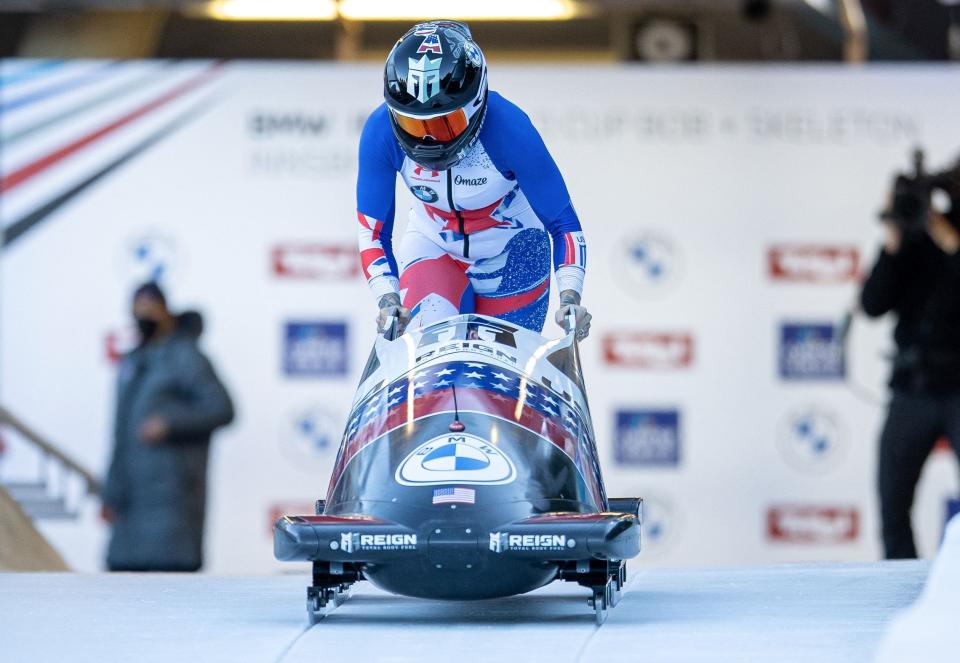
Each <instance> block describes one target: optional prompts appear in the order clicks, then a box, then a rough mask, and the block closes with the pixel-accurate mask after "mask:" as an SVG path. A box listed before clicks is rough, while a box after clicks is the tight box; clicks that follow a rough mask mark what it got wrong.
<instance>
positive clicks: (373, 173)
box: [357, 105, 403, 300]
mask: <svg viewBox="0 0 960 663" xmlns="http://www.w3.org/2000/svg"><path fill="white" fill-rule="evenodd" d="M402 164H403V155H402V153H401V152H400V147H399V146H398V145H397V141H396V139H395V138H394V137H393V133H392V132H391V129H390V120H389V118H388V117H387V109H386V106H385V105H381V106H380V107H379V108H377V109H376V110H375V111H373V113H371V114H370V117H369V118H367V122H366V124H365V125H364V127H363V133H362V134H361V136H360V152H359V168H358V174H357V220H358V221H359V222H360V229H359V235H358V238H357V239H358V244H359V248H360V264H361V266H362V268H363V275H364V276H365V277H366V279H367V285H369V286H370V291H371V292H372V293H373V294H374V296H375V297H376V298H377V299H378V300H379V299H381V298H383V297H384V296H385V295H391V294H393V295H397V296H398V299H399V292H400V280H399V276H398V270H397V261H396V259H395V258H394V256H393V214H394V206H395V202H394V192H395V187H396V181H397V172H398V171H399V170H400V167H401V166H402Z"/></svg>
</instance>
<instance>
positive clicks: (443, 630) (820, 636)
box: [0, 562, 928, 663]
mask: <svg viewBox="0 0 960 663" xmlns="http://www.w3.org/2000/svg"><path fill="white" fill-rule="evenodd" d="M927 570H928V564H927V563H926V562H888V563H876V564H827V565H810V564H804V565H789V566H776V567H768V568H760V569H757V568H743V569H708V570H683V571H647V572H638V573H634V574H633V575H632V577H631V579H630V581H629V584H628V588H627V591H626V593H625V594H624V597H623V600H622V602H621V603H620V605H619V606H617V607H616V608H614V609H613V610H612V611H611V613H610V617H609V619H608V621H607V623H606V624H605V625H604V626H602V627H600V628H597V627H596V626H595V625H594V623H593V617H592V613H591V610H590V609H589V608H588V607H587V604H586V590H584V589H582V588H579V587H577V586H576V585H570V584H560V583H554V584H553V585H550V586H548V587H546V588H544V589H542V590H539V591H536V592H533V593H531V594H528V595H525V596H517V597H512V598H508V599H500V600H494V601H482V602H475V603H458V602H450V603H447V602H431V601H423V600H416V599H407V598H402V597H396V596H392V595H389V594H385V593H383V592H380V591H379V590H377V589H375V588H373V587H371V586H370V585H369V584H367V583H361V584H359V585H358V586H357V589H356V590H355V592H354V594H353V597H352V598H351V599H350V600H349V601H348V602H347V603H346V604H344V605H342V606H340V607H339V608H337V609H336V610H335V611H334V612H333V613H332V614H331V615H330V616H329V617H327V619H325V620H324V621H323V622H321V623H320V624H319V625H317V626H315V627H313V628H309V629H308V628H307V624H306V617H305V612H304V583H305V582H306V575H303V576H301V575H295V576H274V577H243V576H236V577H230V576H202V575H198V576H188V575H166V576H159V575H153V576H148V575H139V574H115V575H70V574H47V575H43V574H6V575H3V574H0V659H2V660H4V661H6V660H10V661H143V662H148V661H281V660H282V661H285V662H294V661H310V662H311V663H318V662H324V663H326V662H327V661H351V662H352V663H368V662H374V661H434V660H436V661H445V662H452V663H464V662H466V661H502V662H503V661H524V662H525V663H526V662H532V661H550V662H551V663H559V662H562V661H600V662H601V663H611V662H613V661H643V662H644V663H656V662H658V661H737V662H738V663H743V662H750V661H764V662H769V661H776V662H777V663H787V662H790V661H798V662H799V661H804V662H808V661H814V662H815V663H830V662H832V661H845V662H846V661H868V660H870V659H871V658H872V656H873V655H874V653H875V649H876V646H877V643H878V642H879V640H880V638H881V636H882V634H883V632H884V630H885V628H886V626H887V622H888V621H889V620H890V618H891V616H892V615H893V614H894V613H895V612H897V611H899V610H901V609H903V608H905V607H906V606H907V605H909V604H910V603H911V602H912V601H913V600H914V599H915V598H916V597H917V595H918V594H919V592H920V590H921V587H922V585H923V582H924V579H925V578H926V575H927Z"/></svg>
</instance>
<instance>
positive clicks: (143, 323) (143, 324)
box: [136, 318, 159, 341]
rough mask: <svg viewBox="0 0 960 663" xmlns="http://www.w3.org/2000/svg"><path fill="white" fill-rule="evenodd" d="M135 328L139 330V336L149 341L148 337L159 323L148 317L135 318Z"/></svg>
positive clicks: (153, 332)
mask: <svg viewBox="0 0 960 663" xmlns="http://www.w3.org/2000/svg"><path fill="white" fill-rule="evenodd" d="M136 321H137V329H139V330H140V336H141V337H142V338H143V340H144V341H149V340H150V338H151V337H152V336H153V335H154V334H156V333H157V327H158V326H159V323H157V321H156V320H151V319H150V318H136Z"/></svg>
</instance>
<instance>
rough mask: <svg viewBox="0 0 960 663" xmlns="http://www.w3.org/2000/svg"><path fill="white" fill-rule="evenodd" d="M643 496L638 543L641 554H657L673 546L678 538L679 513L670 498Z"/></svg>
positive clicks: (680, 523)
mask: <svg viewBox="0 0 960 663" xmlns="http://www.w3.org/2000/svg"><path fill="white" fill-rule="evenodd" d="M639 492H640V493H642V494H644V498H643V522H642V525H641V527H642V529H641V539H640V545H641V547H642V550H643V554H645V555H651V556H657V555H661V554H663V553H664V552H667V551H669V550H670V549H671V548H673V546H674V544H676V542H677V541H678V540H679V539H680V531H681V529H682V528H681V525H682V521H681V513H680V510H679V509H678V508H677V507H676V506H675V505H674V503H673V502H672V501H671V500H668V499H666V498H664V497H659V496H656V495H654V496H649V497H648V496H647V492H646V491H643V490H641V491H639Z"/></svg>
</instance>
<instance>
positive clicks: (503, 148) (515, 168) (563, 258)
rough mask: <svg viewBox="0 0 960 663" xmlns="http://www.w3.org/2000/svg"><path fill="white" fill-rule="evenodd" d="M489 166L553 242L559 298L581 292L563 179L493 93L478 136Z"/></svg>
mask: <svg viewBox="0 0 960 663" xmlns="http://www.w3.org/2000/svg"><path fill="white" fill-rule="evenodd" d="M480 140H481V142H482V143H483V146H484V148H485V149H486V150H487V153H488V154H489V155H490V158H491V159H492V160H493V163H494V165H495V166H496V167H497V170H499V171H500V172H501V173H503V174H504V175H505V176H506V177H508V178H516V180H517V182H518V183H519V184H520V189H521V190H522V191H523V193H524V195H525V196H526V197H527V201H529V203H530V206H531V207H532V208H533V211H534V212H535V213H536V215H537V217H538V218H539V219H540V221H541V222H542V223H543V225H544V227H545V228H546V229H547V232H549V233H550V236H551V238H552V239H553V266H554V269H555V270H556V276H557V287H558V289H559V290H560V292H565V291H568V290H569V291H573V292H575V293H576V294H577V297H578V298H579V296H580V295H581V294H582V292H583V277H584V273H585V270H586V266H587V245H586V241H585V240H584V237H583V231H582V229H581V228H580V219H578V218H577V213H576V211H574V209H573V203H572V202H571V201H570V193H569V192H568V191H567V185H566V183H564V181H563V175H561V174H560V169H559V168H557V164H556V162H555V161H554V160H553V157H552V156H550V152H549V151H548V150H547V146H546V145H545V144H544V142H543V139H542V138H541V137H540V133H539V132H538V131H537V129H536V128H535V127H534V126H533V123H532V122H531V121H530V118H529V117H528V116H527V114H526V113H524V112H523V111H522V110H520V109H519V108H518V107H517V106H515V105H514V104H512V103H511V102H509V101H507V100H506V99H504V98H503V97H501V96H500V95H499V94H497V93H496V92H491V93H490V98H489V107H488V109H487V117H486V118H485V120H484V127H483V130H482V131H481V134H480Z"/></svg>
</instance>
